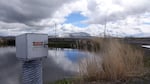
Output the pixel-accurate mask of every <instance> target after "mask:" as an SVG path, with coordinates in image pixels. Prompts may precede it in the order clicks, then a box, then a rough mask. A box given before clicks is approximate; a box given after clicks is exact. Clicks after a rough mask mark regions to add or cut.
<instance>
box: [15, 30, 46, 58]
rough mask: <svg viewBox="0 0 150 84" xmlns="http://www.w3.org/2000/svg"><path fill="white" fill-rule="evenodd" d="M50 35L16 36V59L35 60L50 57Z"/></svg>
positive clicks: (29, 34) (28, 34)
mask: <svg viewBox="0 0 150 84" xmlns="http://www.w3.org/2000/svg"><path fill="white" fill-rule="evenodd" d="M47 43H48V35H47V34H37V33H26V34H22V35H19V36H16V57H18V58H20V59H23V60H33V59H37V58H42V57H46V56H48V47H47V45H45V44H47Z"/></svg>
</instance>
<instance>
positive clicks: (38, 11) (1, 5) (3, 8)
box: [0, 0, 71, 24]
mask: <svg viewBox="0 0 150 84" xmlns="http://www.w3.org/2000/svg"><path fill="white" fill-rule="evenodd" d="M70 1H71V0H13V1H10V0H0V20H1V21H4V22H7V23H24V24H31V23H32V22H38V21H40V20H42V19H45V18H49V17H51V15H52V14H53V13H54V12H55V11H56V10H57V9H58V8H59V7H61V6H62V5H63V4H64V3H68V2H70Z"/></svg>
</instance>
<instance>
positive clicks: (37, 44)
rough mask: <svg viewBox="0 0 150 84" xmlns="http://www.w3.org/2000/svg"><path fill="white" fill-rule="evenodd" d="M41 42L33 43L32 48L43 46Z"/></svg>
mask: <svg viewBox="0 0 150 84" xmlns="http://www.w3.org/2000/svg"><path fill="white" fill-rule="evenodd" d="M43 45H44V43H43V42H33V46H43Z"/></svg>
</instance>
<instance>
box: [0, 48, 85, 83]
mask: <svg viewBox="0 0 150 84" xmlns="http://www.w3.org/2000/svg"><path fill="white" fill-rule="evenodd" d="M48 53H49V56H48V58H46V59H43V79H44V84H46V83H48V82H50V81H55V80H58V79H62V78H66V77H67V78H68V77H73V76H74V75H75V74H76V73H77V72H78V61H79V60H80V59H82V58H84V57H85V56H86V54H85V52H81V51H78V50H72V49H63V50H62V49H58V50H49V51H48ZM20 79H21V61H19V60H18V59H17V58H16V49H15V47H5V48H0V84H21V82H20Z"/></svg>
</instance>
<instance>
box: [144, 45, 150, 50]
mask: <svg viewBox="0 0 150 84" xmlns="http://www.w3.org/2000/svg"><path fill="white" fill-rule="evenodd" d="M142 47H145V48H149V49H150V45H142Z"/></svg>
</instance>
